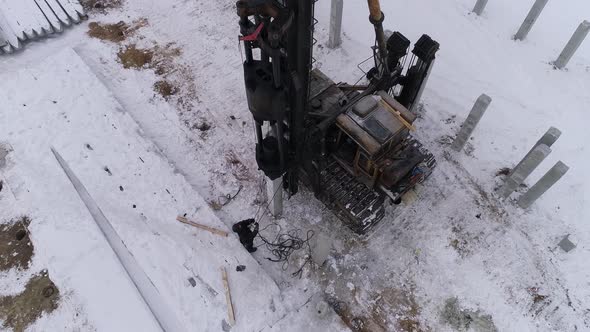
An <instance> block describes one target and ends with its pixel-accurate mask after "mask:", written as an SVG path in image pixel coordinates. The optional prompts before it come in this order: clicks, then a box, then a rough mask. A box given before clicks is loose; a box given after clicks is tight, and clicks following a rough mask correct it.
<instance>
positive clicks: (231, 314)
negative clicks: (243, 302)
mask: <svg viewBox="0 0 590 332" xmlns="http://www.w3.org/2000/svg"><path fill="white" fill-rule="evenodd" d="M221 278H222V279H223V288H225V300H226V301H227V316H228V318H229V325H231V326H234V325H235V324H236V317H235V315H234V305H233V303H232V301H231V293H230V290H229V281H228V279H227V271H226V270H225V268H224V267H221Z"/></svg>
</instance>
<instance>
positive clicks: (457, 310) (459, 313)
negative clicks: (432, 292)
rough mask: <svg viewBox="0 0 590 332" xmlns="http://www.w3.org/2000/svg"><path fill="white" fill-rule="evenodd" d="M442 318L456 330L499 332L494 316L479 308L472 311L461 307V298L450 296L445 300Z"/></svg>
mask: <svg viewBox="0 0 590 332" xmlns="http://www.w3.org/2000/svg"><path fill="white" fill-rule="evenodd" d="M441 318H442V320H443V321H444V322H445V323H447V324H449V325H450V326H451V327H453V329H455V331H468V330H471V331H479V332H497V331H498V329H497V328H496V326H495V325H494V321H493V320H492V316H490V315H486V314H483V313H481V312H480V311H479V310H477V311H471V310H468V309H461V307H460V305H459V300H458V299H457V298H456V297H455V298H450V299H447V300H446V301H445V305H444V307H443V309H442V312H441Z"/></svg>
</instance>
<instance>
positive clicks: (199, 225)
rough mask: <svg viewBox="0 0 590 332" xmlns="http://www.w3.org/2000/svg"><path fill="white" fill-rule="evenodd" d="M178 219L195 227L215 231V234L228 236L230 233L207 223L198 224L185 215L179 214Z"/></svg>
mask: <svg viewBox="0 0 590 332" xmlns="http://www.w3.org/2000/svg"><path fill="white" fill-rule="evenodd" d="M176 220H178V221H180V222H181V223H183V224H187V225H191V226H193V227H197V228H200V229H203V230H206V231H208V232H211V233H213V234H215V235H219V236H225V237H227V235H228V234H227V232H226V231H222V230H220V229H217V228H213V227H209V226H206V225H201V224H198V223H196V222H194V221H190V220H188V219H187V218H185V217H181V216H178V217H176Z"/></svg>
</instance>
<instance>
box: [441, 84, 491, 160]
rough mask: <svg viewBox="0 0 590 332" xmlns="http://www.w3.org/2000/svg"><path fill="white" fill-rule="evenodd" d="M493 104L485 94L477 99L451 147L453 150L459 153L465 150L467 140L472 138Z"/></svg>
mask: <svg viewBox="0 0 590 332" xmlns="http://www.w3.org/2000/svg"><path fill="white" fill-rule="evenodd" d="M491 102H492V98H490V96H488V95H486V94H485V93H484V94H482V95H481V96H479V98H477V101H476V102H475V105H473V108H472V109H471V112H469V116H467V119H466V120H465V122H464V123H463V126H462V127H461V130H459V133H458V134H457V137H456V138H455V141H454V142H453V145H451V148H452V149H453V150H455V151H457V152H459V151H461V150H462V149H463V147H464V146H465V143H467V140H468V139H469V137H471V134H472V133H473V130H475V127H476V126H477V124H478V123H479V121H480V120H481V118H482V117H483V115H484V114H485V112H486V110H487V109H488V106H490V103H491Z"/></svg>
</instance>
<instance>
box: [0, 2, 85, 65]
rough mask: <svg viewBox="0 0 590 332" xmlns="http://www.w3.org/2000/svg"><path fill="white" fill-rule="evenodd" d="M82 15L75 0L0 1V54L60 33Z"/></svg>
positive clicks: (78, 21)
mask: <svg viewBox="0 0 590 332" xmlns="http://www.w3.org/2000/svg"><path fill="white" fill-rule="evenodd" d="M84 17H85V14H84V9H83V8H82V6H81V5H80V3H79V2H78V0H19V1H12V0H0V54H4V53H12V52H14V51H16V50H19V49H21V48H22V47H23V46H24V44H25V43H26V42H27V41H29V40H35V39H39V38H43V37H46V36H48V35H51V34H54V33H59V32H62V31H63V30H64V29H65V28H67V27H70V26H72V25H73V24H76V23H80V21H81V20H82V19H83V18H84Z"/></svg>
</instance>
